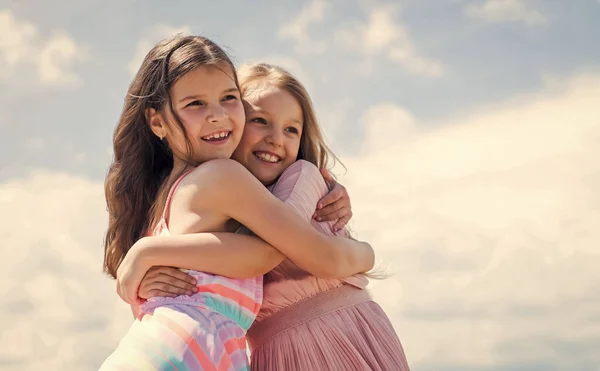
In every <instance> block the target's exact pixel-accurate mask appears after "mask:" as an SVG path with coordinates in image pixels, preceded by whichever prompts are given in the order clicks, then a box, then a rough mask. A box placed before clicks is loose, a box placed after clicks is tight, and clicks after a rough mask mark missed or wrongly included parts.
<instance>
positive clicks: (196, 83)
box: [171, 63, 237, 97]
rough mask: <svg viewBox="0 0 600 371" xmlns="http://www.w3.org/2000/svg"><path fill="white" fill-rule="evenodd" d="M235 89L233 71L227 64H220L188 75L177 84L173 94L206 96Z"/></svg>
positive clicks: (199, 68)
mask: <svg viewBox="0 0 600 371" xmlns="http://www.w3.org/2000/svg"><path fill="white" fill-rule="evenodd" d="M235 87H237V86H236V84H235V75H234V72H233V70H232V69H231V67H230V66H229V65H227V64H226V63H219V64H215V65H205V66H200V67H197V68H195V69H194V70H192V71H190V72H188V73H186V74H185V75H183V76H182V77H181V78H180V79H179V80H177V81H176V82H175V84H174V85H173V87H172V89H171V93H172V94H173V96H175V97H180V96H187V95H204V94H209V93H210V92H213V91H217V92H221V91H222V90H225V89H230V88H235Z"/></svg>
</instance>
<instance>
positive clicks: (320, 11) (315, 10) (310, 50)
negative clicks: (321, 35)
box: [278, 0, 327, 55]
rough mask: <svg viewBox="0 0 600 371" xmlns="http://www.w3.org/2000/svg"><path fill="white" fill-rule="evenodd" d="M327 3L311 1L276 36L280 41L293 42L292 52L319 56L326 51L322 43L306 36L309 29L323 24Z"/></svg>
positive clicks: (319, 0) (317, 0) (318, 0)
mask: <svg viewBox="0 0 600 371" xmlns="http://www.w3.org/2000/svg"><path fill="white" fill-rule="evenodd" d="M326 6H327V3H326V2H325V1H324V0H312V1H311V2H310V3H308V4H307V5H306V6H305V7H304V8H302V10H300V12H299V13H298V15H296V17H294V18H292V19H291V20H290V21H289V22H286V23H285V24H284V25H282V26H281V28H280V29H279V32H278V36H279V38H280V39H281V40H288V39H289V40H293V41H294V42H295V46H294V51H295V52H296V53H298V54H303V55H307V54H308V55H314V54H321V53H323V52H324V51H325V50H326V49H327V45H326V44H325V43H324V42H323V41H317V40H314V39H311V38H310V37H309V36H308V33H309V32H308V31H309V27H310V26H311V25H313V24H318V23H321V22H323V20H324V19H325V10H326Z"/></svg>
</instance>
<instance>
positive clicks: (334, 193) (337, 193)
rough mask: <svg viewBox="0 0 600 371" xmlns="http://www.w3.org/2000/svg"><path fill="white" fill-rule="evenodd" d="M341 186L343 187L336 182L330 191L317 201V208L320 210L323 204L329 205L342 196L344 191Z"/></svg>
mask: <svg viewBox="0 0 600 371" xmlns="http://www.w3.org/2000/svg"><path fill="white" fill-rule="evenodd" d="M341 188H343V187H342V186H340V185H339V184H336V185H335V187H334V188H333V189H332V190H331V192H329V193H327V194H326V195H325V196H323V198H321V199H320V200H319V203H318V204H317V210H321V209H323V208H324V207H325V206H328V205H331V204H333V203H335V202H337V201H338V200H340V199H341V198H342V197H344V194H345V193H344V192H343V191H342V189H341Z"/></svg>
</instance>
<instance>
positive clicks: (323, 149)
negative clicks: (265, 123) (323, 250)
mask: <svg viewBox="0 0 600 371" xmlns="http://www.w3.org/2000/svg"><path fill="white" fill-rule="evenodd" d="M237 73H238V81H239V86H240V92H241V94H242V97H246V96H248V95H251V94H252V93H253V92H255V91H260V89H264V88H267V87H269V86H275V87H277V88H279V89H282V90H285V91H287V92H289V93H290V94H292V96H293V97H294V98H295V99H296V101H297V102H298V104H300V108H301V109H302V116H303V117H302V118H303V128H302V137H301V138H300V150H299V151H298V160H306V161H308V162H311V163H313V164H314V165H315V166H316V167H318V168H326V169H328V170H331V168H332V167H333V166H334V165H335V164H336V163H339V164H340V165H341V166H342V167H343V168H344V170H346V167H345V166H344V164H343V163H342V161H340V159H339V158H338V157H337V156H336V155H335V154H334V153H333V151H332V150H331V149H330V148H329V146H328V145H327V144H326V143H325V139H324V138H323V134H322V133H321V128H320V126H319V123H318V120H317V115H316V114H315V109H314V107H313V103H312V100H311V99H310V96H309V95H308V92H307V91H306V88H305V87H304V85H302V83H300V81H299V80H298V79H297V78H296V77H294V75H292V74H291V73H290V72H288V71H287V70H285V69H284V68H282V67H279V66H274V65H271V64H267V63H257V64H252V65H243V66H241V67H240V68H239V69H238V72H237ZM332 175H333V174H332ZM333 176H334V175H333ZM345 229H346V233H347V234H348V237H349V238H352V239H356V238H354V237H353V236H352V234H353V232H352V231H351V230H350V228H349V227H348V226H346V227H345ZM364 275H365V276H367V277H369V278H372V279H386V278H389V277H390V274H389V273H388V272H387V270H386V269H385V268H381V267H375V268H373V269H372V270H370V271H369V272H366V273H364Z"/></svg>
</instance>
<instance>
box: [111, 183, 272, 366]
mask: <svg viewBox="0 0 600 371" xmlns="http://www.w3.org/2000/svg"><path fill="white" fill-rule="evenodd" d="M187 174H188V173H186V174H183V175H182V176H181V177H180V178H179V179H178V180H177V181H176V182H175V184H174V185H173V187H172V188H171V190H170V192H169V196H168V198H167V201H166V204H165V210H164V212H163V216H162V218H161V220H160V222H159V223H158V225H157V226H156V227H155V228H154V231H153V232H152V235H153V236H160V235H169V228H168V224H167V220H168V212H169V206H170V203H171V199H172V197H173V193H174V191H175V189H176V188H177V186H178V185H179V183H180V182H181V180H182V179H183V178H184V177H185V176H186V175H187ZM184 271H185V272H186V273H188V274H190V275H192V276H193V277H194V278H195V279H196V280H197V281H198V284H197V286H198V292H197V293H196V294H194V295H189V296H188V295H180V296H177V297H174V298H170V297H154V298H150V299H148V300H147V301H145V302H144V303H143V304H142V305H141V306H140V307H139V314H138V319H136V320H135V322H134V323H133V325H132V326H131V328H130V329H129V332H128V333H127V334H126V335H125V337H124V338H123V339H122V340H121V342H120V343H119V346H118V348H117V349H116V350H115V352H113V353H112V354H111V355H110V356H109V357H108V358H107V359H106V361H105V362H104V364H103V365H102V366H101V368H100V370H101V371H108V370H136V371H137V370H140V371H141V370H144V371H145V370H178V371H184V370H185V371H195V370H211V371H221V370H223V371H239V370H248V369H249V363H248V355H247V351H246V340H245V338H244V336H245V334H246V331H247V330H248V328H249V327H250V325H251V324H252V322H254V319H255V318H256V315H257V313H258V311H259V309H260V305H261V302H262V293H263V292H262V283H263V281H262V276H261V277H256V278H251V279H231V278H226V277H222V276H217V275H213V274H208V273H203V272H197V271H192V270H184Z"/></svg>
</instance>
